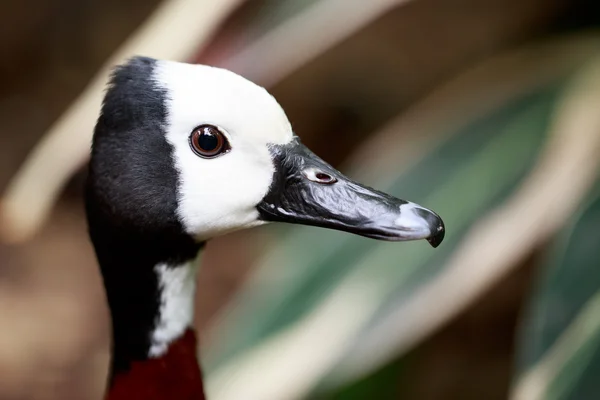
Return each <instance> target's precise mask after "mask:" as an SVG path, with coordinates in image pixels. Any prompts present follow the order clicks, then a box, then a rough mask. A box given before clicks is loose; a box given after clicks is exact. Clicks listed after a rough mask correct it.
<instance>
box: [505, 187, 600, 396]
mask: <svg viewBox="0 0 600 400" xmlns="http://www.w3.org/2000/svg"><path fill="white" fill-rule="evenodd" d="M599 230H600V187H598V190H597V191H596V192H595V195H594V196H592V198H591V199H590V201H589V203H588V204H587V205H586V206H585V207H583V210H582V211H581V212H580V213H579V214H578V215H577V216H576V217H575V218H574V219H573V221H572V224H571V227H570V228H569V229H568V230H567V231H566V232H565V233H564V234H562V235H561V236H560V237H559V238H557V240H556V243H555V244H554V245H553V246H552V247H553V248H552V250H551V251H550V252H549V254H548V255H547V257H546V258H547V259H546V262H545V263H544V265H542V276H541V279H540V281H539V284H538V287H537V288H536V290H535V292H534V293H533V295H532V298H531V302H530V305H529V307H528V310H527V312H526V313H525V317H524V320H523V326H522V329H521V332H520V335H519V352H518V360H517V370H518V374H517V377H516V382H515V391H514V392H515V395H514V397H515V398H518V399H521V398H523V399H524V398H525V397H527V398H531V399H538V398H540V399H541V398H543V399H557V400H558V399H564V400H567V399H573V400H575V399H592V398H596V397H597V396H598V393H600V381H599V380H598V379H597V377H598V374H599V373H600V258H599V257H598V255H599V254H600V253H599V249H600V235H599V234H598V231H599Z"/></svg>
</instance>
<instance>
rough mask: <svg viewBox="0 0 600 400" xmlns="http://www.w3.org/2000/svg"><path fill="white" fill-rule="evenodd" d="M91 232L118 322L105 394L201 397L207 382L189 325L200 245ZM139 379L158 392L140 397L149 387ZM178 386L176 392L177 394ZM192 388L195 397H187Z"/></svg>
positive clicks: (112, 397) (147, 399)
mask: <svg viewBox="0 0 600 400" xmlns="http://www.w3.org/2000/svg"><path fill="white" fill-rule="evenodd" d="M92 232H95V230H94V229H92ZM92 237H93V238H94V244H95V247H96V254H97V256H98V261H99V263H100V267H101V270H102V276H103V278H104V285H105V288H106V293H107V298H108V303H109V306H110V310H111V316H112V325H113V358H112V365H111V374H110V388H109V391H108V397H107V399H108V400H120V399H125V398H128V399H136V398H139V399H143V400H151V399H152V400H153V399H157V400H163V399H167V398H173V397H172V394H173V393H180V394H181V395H178V396H177V397H175V398H177V399H182V400H184V399H186V400H187V399H188V398H189V399H194V400H195V399H203V397H200V396H199V395H198V393H202V384H201V374H200V369H199V365H198V360H197V357H196V338H195V336H194V333H193V330H192V321H193V315H194V297H195V281H196V279H195V278H196V270H197V263H196V259H197V255H198V253H199V250H200V248H201V247H202V245H201V244H197V243H194V242H193V241H192V240H191V239H189V238H188V239H184V237H183V236H182V237H179V238H178V240H173V237H171V236H170V237H169V238H167V237H156V238H153V239H155V240H148V239H149V238H148V237H147V236H145V237H144V239H145V240H141V239H142V238H140V237H136V236H135V235H132V234H128V235H118V236H117V235H110V236H105V235H103V236H102V239H100V237H98V235H94V234H92ZM125 238H126V239H125ZM141 382H143V383H144V385H146V387H147V388H148V390H152V391H153V393H155V394H156V396H158V397H156V396H154V395H153V396H146V395H144V396H141V395H139V393H145V392H144V391H142V392H139V390H141V389H140V388H139V386H140V385H141ZM175 387H177V388H179V389H178V391H177V392H172V390H174V388H175ZM188 392H189V393H190V396H191V397H186V396H187V395H186V393H188ZM192 394H193V396H192ZM162 395H164V397H160V396H162ZM119 396H121V397H119Z"/></svg>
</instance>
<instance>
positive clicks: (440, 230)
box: [427, 219, 446, 249]
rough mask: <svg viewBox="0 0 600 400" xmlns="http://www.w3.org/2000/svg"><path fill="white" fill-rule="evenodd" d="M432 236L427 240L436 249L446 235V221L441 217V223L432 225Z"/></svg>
mask: <svg viewBox="0 0 600 400" xmlns="http://www.w3.org/2000/svg"><path fill="white" fill-rule="evenodd" d="M431 232H432V233H431V236H429V237H428V238H427V241H428V242H429V244H430V245H431V247H433V248H434V249H435V248H436V247H438V246H439V245H440V243H442V241H443V240H444V236H445V235H446V228H445V227H444V222H443V221H442V220H441V219H440V220H439V224H437V226H435V227H433V226H432V227H431Z"/></svg>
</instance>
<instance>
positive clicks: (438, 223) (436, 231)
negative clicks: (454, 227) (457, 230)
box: [417, 209, 446, 248]
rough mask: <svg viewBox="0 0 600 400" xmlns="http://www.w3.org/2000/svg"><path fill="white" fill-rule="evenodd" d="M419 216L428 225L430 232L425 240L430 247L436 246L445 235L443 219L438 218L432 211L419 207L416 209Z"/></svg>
mask: <svg viewBox="0 0 600 400" xmlns="http://www.w3.org/2000/svg"><path fill="white" fill-rule="evenodd" d="M417 212H418V213H419V214H420V215H421V217H423V218H424V219H425V220H426V221H427V224H428V225H429V231H430V232H431V234H430V235H429V237H428V238H427V241H428V242H429V244H430V245H431V247H433V248H436V247H438V246H439V245H440V243H442V241H443V240H444V236H445V235H446V227H445V226H444V221H442V219H441V218H440V216H439V215H437V214H436V213H434V212H433V211H429V210H425V209H421V210H418V211H417Z"/></svg>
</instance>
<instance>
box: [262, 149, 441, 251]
mask: <svg viewBox="0 0 600 400" xmlns="http://www.w3.org/2000/svg"><path fill="white" fill-rule="evenodd" d="M270 151H271V154H272V157H273V160H274V163H275V173H274V177H273V183H272V184H271V187H270V189H269V192H268V193H267V195H266V196H265V197H264V199H263V200H262V201H261V202H260V204H259V205H258V207H257V208H258V211H259V214H260V218H261V219H262V220H264V221H272V222H288V223H294V224H302V225H312V226H320V227H323V228H330V229H336V230H341V231H346V232H350V233H354V234H357V235H361V236H366V237H369V238H373V239H380V240H388V241H404V240H419V239H426V240H427V241H429V243H430V244H431V245H432V246H433V247H437V246H438V245H439V244H440V243H441V242H442V240H443V239H444V233H445V231H444V223H443V221H442V219H441V218H440V217H439V216H438V215H437V214H436V213H434V212H433V211H431V210H428V209H427V208H424V207H421V206H419V205H417V204H415V203H411V202H409V201H406V200H401V199H398V198H396V197H393V196H390V195H388V194H386V193H383V192H380V191H378V190H375V189H372V188H370V187H367V186H364V185H361V184H359V183H357V182H354V181H352V180H350V179H349V178H347V177H346V176H344V175H343V174H342V173H340V172H339V171H337V170H336V169H335V168H333V167H332V166H331V165H329V164H327V163H326V162H325V161H323V160H322V159H320V158H319V157H317V156H316V155H315V154H314V153H313V152H311V151H310V150H309V149H308V148H307V147H306V146H304V145H303V144H302V143H300V141H299V140H298V139H297V138H296V139H295V140H294V141H292V142H291V143H289V144H285V145H272V146H271V147H270Z"/></svg>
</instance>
